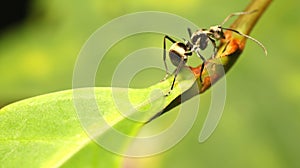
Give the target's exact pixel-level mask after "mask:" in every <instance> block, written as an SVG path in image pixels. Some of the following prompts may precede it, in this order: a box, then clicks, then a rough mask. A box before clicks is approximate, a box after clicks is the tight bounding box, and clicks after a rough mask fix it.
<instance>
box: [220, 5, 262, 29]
mask: <svg viewBox="0 0 300 168" xmlns="http://www.w3.org/2000/svg"><path fill="white" fill-rule="evenodd" d="M257 11H258V10H257V9H256V10H253V11H249V12H236V13H231V14H230V15H228V16H227V17H226V18H225V19H224V21H223V22H222V24H221V25H220V26H223V25H224V24H225V23H226V22H227V21H228V20H229V19H230V18H232V17H233V16H240V15H248V14H251V13H254V12H257Z"/></svg>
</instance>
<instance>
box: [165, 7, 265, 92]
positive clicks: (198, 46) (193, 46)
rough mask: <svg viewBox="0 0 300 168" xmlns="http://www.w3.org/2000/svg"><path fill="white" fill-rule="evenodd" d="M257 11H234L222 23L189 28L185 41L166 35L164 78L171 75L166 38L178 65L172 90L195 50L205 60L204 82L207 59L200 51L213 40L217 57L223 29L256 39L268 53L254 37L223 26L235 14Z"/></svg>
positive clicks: (202, 67) (174, 63) (170, 51)
mask: <svg viewBox="0 0 300 168" xmlns="http://www.w3.org/2000/svg"><path fill="white" fill-rule="evenodd" d="M256 11H257V10H254V11H250V12H236V13H232V14H230V15H228V16H227V17H226V18H225V20H224V21H223V22H222V23H221V24H220V25H216V26H211V27H210V28H209V29H200V30H197V31H196V32H194V33H192V31H191V29H190V28H188V33H189V36H190V40H191V41H188V40H185V39H183V40H184V42H178V41H175V40H174V39H172V38H171V37H169V36H167V35H165V36H164V41H163V43H164V44H163V47H164V53H163V60H164V64H165V68H166V77H165V78H164V79H166V78H167V77H168V75H169V72H168V67H167V63H166V40H169V41H171V42H172V43H173V44H172V46H171V47H170V49H169V57H170V60H171V62H172V64H173V65H174V66H176V69H175V71H174V72H173V74H174V79H173V83H172V85H171V89H170V91H171V90H173V87H174V84H175V81H176V77H177V75H178V73H179V71H180V69H181V68H182V67H183V66H184V65H185V64H186V62H187V60H188V57H189V56H191V55H192V54H193V52H195V53H196V54H197V56H198V57H200V59H201V60H202V61H203V63H202V65H201V71H200V81H201V82H202V79H201V75H202V72H203V69H204V65H205V62H206V59H205V57H203V56H202V55H201V53H200V51H201V50H202V51H203V50H205V49H206V47H207V45H208V42H211V43H212V45H213V56H212V58H215V56H216V54H217V45H216V42H217V41H219V40H222V39H225V35H224V32H223V30H229V31H232V32H234V33H237V34H239V35H241V36H244V37H246V38H248V39H250V40H252V41H254V42H255V43H257V44H258V45H259V46H260V47H262V49H263V50H264V52H265V54H266V55H267V50H266V48H265V47H264V45H263V44H262V43H261V42H259V41H258V40H256V39H254V38H253V37H251V36H248V35H246V34H243V33H241V32H239V31H237V30H234V29H231V28H224V27H222V26H223V25H224V24H225V23H226V22H227V21H228V20H229V19H230V18H231V17H233V16H239V15H246V14H251V13H253V12H256Z"/></svg>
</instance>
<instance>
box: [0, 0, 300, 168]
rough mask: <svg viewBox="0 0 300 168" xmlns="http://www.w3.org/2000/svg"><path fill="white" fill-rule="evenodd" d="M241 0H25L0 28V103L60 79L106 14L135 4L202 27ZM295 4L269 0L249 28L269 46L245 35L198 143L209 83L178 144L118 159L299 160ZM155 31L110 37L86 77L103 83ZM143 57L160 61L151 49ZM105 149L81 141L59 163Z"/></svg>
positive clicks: (81, 160) (201, 162)
mask: <svg viewBox="0 0 300 168" xmlns="http://www.w3.org/2000/svg"><path fill="white" fill-rule="evenodd" d="M249 2H250V1H237V0H228V1H226V2H225V1H216V0H214V1H208V0H206V1H204V0H186V1H179V0H173V1H158V0H151V1H148V0H147V1H133V0H127V1H119V0H110V1H98V0H87V1H77V0H75V1H71V0H65V1H58V0H51V1H50V0H43V1H37V0H32V1H28V7H27V8H26V9H27V13H26V15H25V17H24V18H23V19H22V20H21V21H19V22H14V23H13V24H9V25H8V26H6V27H5V28H1V32H0V76H1V82H0V107H3V106H4V105H7V104H9V103H12V102H14V101H17V100H21V99H24V98H28V97H32V96H35V95H40V94H45V93H49V92H54V91H59V90H65V89H70V88H71V87H72V75H73V74H72V73H73V68H74V64H75V62H76V58H77V54H78V53H79V51H80V48H81V46H82V45H83V44H84V42H85V41H86V40H87V39H88V37H89V36H90V35H91V34H92V33H93V32H94V31H95V30H96V29H97V28H99V27H100V26H102V25H104V24H105V23H107V22H108V21H110V20H112V19H114V18H116V17H119V16H122V15H124V14H128V13H132V12H138V11H146V10H155V11H164V12H170V13H174V14H176V15H179V16H182V17H184V18H187V19H189V20H190V21H192V22H194V23H196V24H197V25H198V26H199V27H203V28H205V27H209V26H210V25H214V24H218V23H220V22H221V21H223V19H224V18H225V17H226V16H227V15H228V14H229V13H231V12H236V11H241V10H243V9H244V8H245V7H246V6H247V4H248V3H249ZM16 5H17V4H16ZM20 5H21V4H20ZM299 6H300V2H299V1H291V2H289V3H286V2H285V1H274V2H273V3H272V4H271V6H270V7H269V9H268V10H267V11H266V13H265V14H264V15H263V17H262V18H261V19H260V21H259V22H258V24H257V25H256V26H255V28H254V30H253V31H252V33H251V35H252V36H253V37H255V38H256V39H258V40H259V41H261V42H262V43H263V44H264V45H265V46H266V47H267V49H268V52H269V55H268V56H267V57H266V56H264V53H263V52H262V50H261V49H260V48H259V46H257V45H256V44H255V43H253V42H251V41H248V43H247V46H246V49H245V51H244V53H243V54H242V55H241V58H240V59H239V60H238V62H237V63H236V65H234V67H233V68H232V70H231V71H230V72H229V73H228V75H227V77H226V79H227V99H226V106H225V110H224V113H223V117H222V119H221V121H220V123H219V125H218V127H217V129H216V131H215V132H214V134H213V136H212V137H210V139H209V140H208V141H206V142H205V143H202V144H199V143H198V135H199V132H200V130H201V127H202V124H203V121H204V118H205V117H206V111H207V110H208V108H209V105H210V92H207V93H205V94H203V95H201V104H200V106H201V107H200V108H199V115H198V118H197V121H196V123H195V125H194V127H193V128H192V130H191V131H190V132H189V133H188V135H187V136H186V137H185V138H184V139H183V140H182V141H181V142H180V143H179V144H177V145H176V146H175V147H174V148H172V149H171V150H168V151H167V152H164V153H162V154H158V155H155V156H152V157H147V158H140V159H133V158H131V159H125V160H124V164H125V165H127V166H128V167H178V168H180V167H210V168H212V167H215V168H219V167H228V168H229V167H249V168H250V167H272V168H277V167H278V168H281V167H300V162H299V156H300V122H299V120H300V114H299V112H300V104H299V100H300V89H299V84H300V66H299V63H300V57H299V55H300V52H299V49H297V45H298V42H297V40H298V37H300V31H299V30H300V16H299V12H297V11H298V10H299V8H298V7H299ZM11 11H14V10H11ZM15 12H16V11H15ZM10 13H12V12H10ZM1 15H2V17H1V18H9V17H11V16H10V15H9V14H7V13H4V14H1ZM2 23H3V22H2ZM1 25H2V24H1ZM178 26H180V25H178ZM183 29H186V28H185V27H183ZM162 37H163V35H159V34H145V35H136V36H132V37H129V38H127V39H124V40H122V41H120V42H119V43H118V44H116V45H115V46H114V47H112V48H111V50H110V51H109V52H108V53H107V55H106V56H105V59H104V60H103V62H102V64H101V67H100V68H99V74H100V75H99V76H97V79H96V86H109V85H110V81H111V78H112V77H111V76H112V73H113V70H114V68H115V67H116V66H117V64H118V62H120V61H121V60H122V59H123V58H124V57H126V56H127V55H128V54H129V53H131V52H133V51H135V50H137V49H140V48H146V47H161V46H162ZM103 40H105V39H103ZM153 57H157V58H155V59H157V61H161V62H162V56H161V55H157V56H153ZM141 64H142V62H141ZM163 76H164V72H162V71H143V72H141V73H139V74H138V75H137V76H136V78H135V79H134V81H133V82H132V84H131V86H132V87H146V86H149V85H150V84H153V83H156V82H158V81H159V80H160V79H161V78H162V77H163ZM120 86H122V83H120ZM191 105H192V104H191ZM172 114H175V113H172V112H171V113H169V114H168V115H165V116H164V117H161V118H160V119H159V120H158V121H156V123H157V124H158V126H159V123H162V121H163V120H164V119H167V118H168V117H171V115H172ZM99 152H101V153H99ZM112 155H113V154H111V153H109V152H107V151H105V150H101V149H99V148H98V146H96V145H95V144H90V145H89V146H87V147H86V148H85V149H83V150H82V151H81V152H80V153H79V154H78V155H76V156H75V157H74V158H72V159H71V160H70V161H68V163H66V165H65V166H66V167H76V166H77V167H80V166H82V165H84V166H86V167H96V166H101V165H105V163H98V161H97V157H110V156H112ZM81 164H82V165H81Z"/></svg>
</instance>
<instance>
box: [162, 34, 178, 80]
mask: <svg viewBox="0 0 300 168" xmlns="http://www.w3.org/2000/svg"><path fill="white" fill-rule="evenodd" d="M166 39H167V40H169V41H171V42H172V43H176V41H175V40H173V39H172V38H171V37H169V36H167V35H165V36H164V42H163V48H164V52H163V60H164V64H165V68H166V76H165V77H164V80H165V79H166V78H167V77H168V76H169V70H168V66H167V62H166V57H167V56H166V55H167V54H166Z"/></svg>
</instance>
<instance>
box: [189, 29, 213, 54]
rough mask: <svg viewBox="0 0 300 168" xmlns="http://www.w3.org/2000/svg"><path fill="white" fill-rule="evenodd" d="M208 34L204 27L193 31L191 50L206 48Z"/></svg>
mask: <svg viewBox="0 0 300 168" xmlns="http://www.w3.org/2000/svg"><path fill="white" fill-rule="evenodd" d="M208 40H209V39H208V36H207V30H206V29H200V30H197V31H196V32H194V33H193V34H192V36H191V43H192V46H193V47H192V49H191V50H192V51H195V50H196V49H197V48H200V49H201V50H204V49H206V47H207V44H208Z"/></svg>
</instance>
